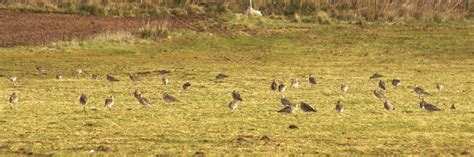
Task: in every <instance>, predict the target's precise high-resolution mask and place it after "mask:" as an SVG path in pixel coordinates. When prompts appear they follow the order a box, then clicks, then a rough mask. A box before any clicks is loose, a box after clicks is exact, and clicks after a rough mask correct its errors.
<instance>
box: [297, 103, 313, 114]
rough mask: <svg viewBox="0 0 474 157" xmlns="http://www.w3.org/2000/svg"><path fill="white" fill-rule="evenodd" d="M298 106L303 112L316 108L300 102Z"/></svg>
mask: <svg viewBox="0 0 474 157" xmlns="http://www.w3.org/2000/svg"><path fill="white" fill-rule="evenodd" d="M300 108H301V110H302V111H303V112H316V109H314V108H313V106H311V104H308V103H305V102H300Z"/></svg>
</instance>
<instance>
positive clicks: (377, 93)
mask: <svg viewBox="0 0 474 157" xmlns="http://www.w3.org/2000/svg"><path fill="white" fill-rule="evenodd" d="M374 96H375V97H377V98H380V99H381V98H387V97H386V96H385V94H383V93H382V91H380V92H378V91H377V90H374Z"/></svg>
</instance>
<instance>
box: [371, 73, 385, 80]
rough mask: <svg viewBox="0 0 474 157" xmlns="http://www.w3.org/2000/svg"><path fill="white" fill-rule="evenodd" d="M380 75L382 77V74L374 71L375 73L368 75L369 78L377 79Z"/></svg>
mask: <svg viewBox="0 0 474 157" xmlns="http://www.w3.org/2000/svg"><path fill="white" fill-rule="evenodd" d="M381 77H383V75H381V74H378V73H375V74H372V76H370V77H369V80H371V79H378V78H381Z"/></svg>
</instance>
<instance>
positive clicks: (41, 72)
mask: <svg viewBox="0 0 474 157" xmlns="http://www.w3.org/2000/svg"><path fill="white" fill-rule="evenodd" d="M36 70H37V71H38V72H39V73H40V74H44V73H45V72H46V67H44V66H42V65H36Z"/></svg>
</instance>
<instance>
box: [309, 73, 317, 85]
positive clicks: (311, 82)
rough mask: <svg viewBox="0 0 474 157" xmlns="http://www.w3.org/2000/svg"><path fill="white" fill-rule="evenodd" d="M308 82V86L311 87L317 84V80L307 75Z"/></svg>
mask: <svg viewBox="0 0 474 157" xmlns="http://www.w3.org/2000/svg"><path fill="white" fill-rule="evenodd" d="M308 82H309V84H311V85H312V86H313V85H315V84H317V83H318V80H316V78H315V77H314V76H313V75H309V77H308Z"/></svg>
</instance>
